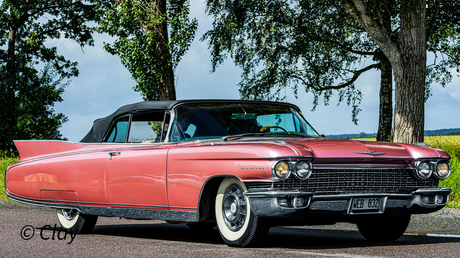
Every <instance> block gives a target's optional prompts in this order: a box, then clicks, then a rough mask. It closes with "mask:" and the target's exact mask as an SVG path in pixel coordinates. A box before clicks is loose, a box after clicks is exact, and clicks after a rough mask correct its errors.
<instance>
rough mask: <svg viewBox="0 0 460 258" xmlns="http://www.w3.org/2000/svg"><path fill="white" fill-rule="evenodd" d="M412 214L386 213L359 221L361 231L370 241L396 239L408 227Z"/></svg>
mask: <svg viewBox="0 0 460 258" xmlns="http://www.w3.org/2000/svg"><path fill="white" fill-rule="evenodd" d="M409 222H410V215H386V216H383V217H380V218H378V217H375V218H374V219H372V220H363V221H361V222H358V223H357V226H358V229H359V232H360V233H361V235H363V236H364V237H365V238H366V239H367V240H369V241H395V240H397V239H398V238H400V237H401V236H402V235H403V234H404V232H405V231H406V229H407V226H408V225H409Z"/></svg>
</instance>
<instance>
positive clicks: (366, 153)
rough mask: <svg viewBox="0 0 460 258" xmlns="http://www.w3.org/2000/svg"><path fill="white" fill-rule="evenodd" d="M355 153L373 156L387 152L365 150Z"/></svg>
mask: <svg viewBox="0 0 460 258" xmlns="http://www.w3.org/2000/svg"><path fill="white" fill-rule="evenodd" d="M353 153H356V154H364V155H371V156H380V155H384V154H385V152H375V151H363V152H353Z"/></svg>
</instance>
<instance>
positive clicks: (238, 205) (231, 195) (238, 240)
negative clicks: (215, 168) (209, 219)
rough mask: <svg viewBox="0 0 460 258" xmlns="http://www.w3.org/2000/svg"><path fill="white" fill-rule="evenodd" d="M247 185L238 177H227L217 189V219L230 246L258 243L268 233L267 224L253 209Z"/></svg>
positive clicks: (222, 234)
mask: <svg viewBox="0 0 460 258" xmlns="http://www.w3.org/2000/svg"><path fill="white" fill-rule="evenodd" d="M246 190H247V189H246V186H245V185H244V183H243V182H241V181H239V180H238V179H236V178H225V179H224V180H223V181H222V183H221V184H220V186H219V189H218V190H217V196H216V207H215V209H216V221H217V227H218V229H219V233H220V235H221V237H222V239H223V240H224V241H225V242H226V243H227V244H228V245H229V246H239V247H246V246H249V245H254V244H257V243H258V242H259V241H260V240H262V239H263V237H265V235H266V234H267V233H268V230H269V227H268V226H267V224H266V223H265V222H264V221H263V220H262V219H260V218H259V217H257V216H256V215H255V214H254V213H252V211H251V207H250V204H249V200H248V198H247V197H246V196H245V195H244V192H245V191H246Z"/></svg>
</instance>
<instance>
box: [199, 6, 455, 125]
mask: <svg viewBox="0 0 460 258" xmlns="http://www.w3.org/2000/svg"><path fill="white" fill-rule="evenodd" d="M348 2H349V1H333V0H318V1H299V0H294V1H278V0H258V1H256V0H253V1H238V0H225V1H221V0H207V9H206V11H207V13H208V15H210V16H212V17H213V18H214V22H213V29H212V30H210V31H208V32H207V33H206V34H205V35H204V36H203V37H202V40H208V41H209V49H210V51H211V56H212V65H213V71H214V70H215V69H216V67H217V66H218V65H220V64H222V63H223V62H224V60H225V59H227V58H232V59H233V61H234V63H235V64H236V65H238V66H240V67H241V68H242V70H243V73H242V81H241V82H240V84H239V86H240V95H241V97H242V98H244V99H277V100H281V99H283V98H284V97H283V94H284V92H285V90H286V89H289V90H292V92H293V93H294V94H295V96H297V94H298V93H299V90H300V91H302V88H303V91H305V92H306V93H308V92H311V93H312V94H313V95H314V103H313V104H314V107H313V109H315V107H316V105H318V100H319V97H321V96H322V97H323V98H324V102H325V104H326V105H327V104H328V103H329V100H330V97H331V96H332V94H333V93H334V92H336V93H338V96H339V103H340V102H342V101H345V102H346V103H347V105H352V106H353V111H352V120H353V121H354V122H355V123H357V116H358V113H359V111H360V109H359V108H358V105H359V104H360V102H361V99H362V97H363V95H362V93H361V92H360V91H359V90H358V89H356V88H355V87H354V82H355V81H356V79H357V78H358V77H359V76H360V75H361V74H363V73H364V72H366V71H368V70H371V69H380V62H381V60H383V58H384V56H383V53H382V51H381V49H380V48H379V47H378V46H377V45H376V43H375V42H374V41H373V39H372V38H371V37H370V36H369V34H368V33H367V32H366V31H365V30H364V29H363V28H362V27H361V25H360V24H358V23H357V21H356V19H354V17H353V16H354V15H359V12H358V11H357V10H356V11H355V12H354V13H352V14H350V13H348V12H347V11H346V9H345V8H344V5H346V4H347V3H348ZM364 2H365V5H366V10H367V11H368V13H367V14H368V15H369V16H370V17H371V19H372V22H374V23H375V24H376V25H379V26H383V27H384V28H385V29H386V32H387V36H388V37H390V38H391V40H392V41H393V42H394V43H396V42H398V40H399V36H400V35H399V33H400V25H401V24H400V23H401V21H400V20H399V19H400V10H401V8H400V5H401V1H392V0H385V1H377V0H370V1H364ZM427 3H428V13H427V15H428V19H427V20H428V22H427V23H428V24H427V26H428V27H429V30H428V32H427V36H429V44H428V45H429V48H428V49H429V51H431V52H433V53H435V54H436V55H437V56H438V57H439V58H437V59H436V60H435V62H434V63H433V64H431V65H429V66H428V69H427V76H426V82H427V87H426V96H427V97H428V96H429V95H430V91H429V89H430V88H429V85H430V84H431V83H432V82H438V83H441V84H443V85H445V84H446V83H448V82H450V80H451V74H450V71H449V69H448V68H451V67H459V63H458V60H460V59H459V53H460V51H459V46H458V44H459V43H458V42H460V41H459V40H458V35H459V33H458V30H459V24H460V22H459V19H460V15H459V13H460V11H459V10H460V6H459V3H458V1H450V0H445V1H436V0H428V1H427ZM437 3H440V5H439V8H437ZM436 10H438V11H436ZM390 79H391V78H390Z"/></svg>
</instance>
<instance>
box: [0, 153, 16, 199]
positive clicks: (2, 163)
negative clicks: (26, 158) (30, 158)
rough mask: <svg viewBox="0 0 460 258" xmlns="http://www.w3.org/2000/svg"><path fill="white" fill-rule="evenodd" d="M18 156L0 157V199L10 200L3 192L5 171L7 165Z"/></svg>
mask: <svg viewBox="0 0 460 258" xmlns="http://www.w3.org/2000/svg"><path fill="white" fill-rule="evenodd" d="M18 160H19V158H2V157H0V200H1V201H10V199H8V197H7V196H6V192H5V172H6V169H7V168H8V166H9V165H11V164H13V163H14V162H16V161H18Z"/></svg>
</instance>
